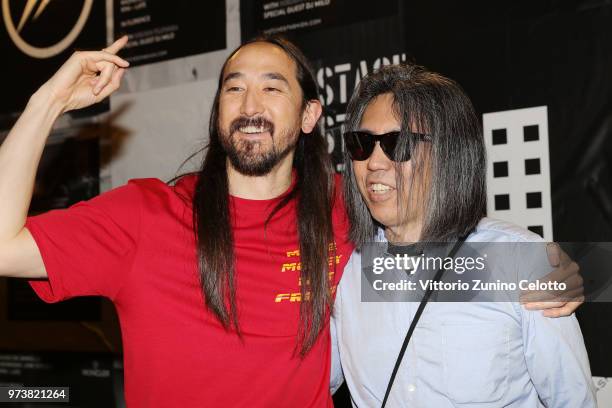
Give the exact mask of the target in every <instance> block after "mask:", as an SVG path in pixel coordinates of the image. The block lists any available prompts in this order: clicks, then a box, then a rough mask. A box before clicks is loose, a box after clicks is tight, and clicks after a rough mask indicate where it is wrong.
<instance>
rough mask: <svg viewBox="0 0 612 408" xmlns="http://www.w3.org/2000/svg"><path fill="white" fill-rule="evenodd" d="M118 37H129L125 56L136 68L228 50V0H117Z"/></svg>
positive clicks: (124, 50) (115, 7)
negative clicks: (137, 66) (226, 15)
mask: <svg viewBox="0 0 612 408" xmlns="http://www.w3.org/2000/svg"><path fill="white" fill-rule="evenodd" d="M113 14H114V29H115V38H118V37H120V36H122V35H124V34H127V35H128V36H129V41H128V44H127V45H126V46H125V48H124V49H123V51H122V56H123V57H124V58H125V59H127V60H128V61H129V62H130V63H131V64H132V66H136V65H143V64H149V63H153V62H159V61H165V60H169V59H174V58H181V57H186V56H189V55H196V54H203V53H206V52H211V51H216V50H222V49H225V48H226V17H225V0H210V1H205V2H199V1H173V2H168V1H162V0H138V1H134V0H115V1H114V3H113Z"/></svg>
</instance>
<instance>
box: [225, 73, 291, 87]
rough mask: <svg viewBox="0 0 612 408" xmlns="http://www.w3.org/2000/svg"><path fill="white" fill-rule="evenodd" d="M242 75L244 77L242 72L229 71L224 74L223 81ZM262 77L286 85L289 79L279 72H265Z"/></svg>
mask: <svg viewBox="0 0 612 408" xmlns="http://www.w3.org/2000/svg"><path fill="white" fill-rule="evenodd" d="M242 77H244V74H243V73H242V72H230V73H229V74H227V75H226V76H225V78H223V83H226V82H227V81H231V80H232V79H236V78H242ZM262 77H263V78H265V79H272V80H276V81H282V82H284V83H285V84H287V86H289V81H288V80H287V78H285V76H284V75H283V74H281V73H279V72H266V73H265V74H263V75H262Z"/></svg>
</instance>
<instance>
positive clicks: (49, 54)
mask: <svg viewBox="0 0 612 408" xmlns="http://www.w3.org/2000/svg"><path fill="white" fill-rule="evenodd" d="M1 24H2V28H1V29H0V53H1V54H2V60H3V63H2V78H3V80H4V81H5V83H4V84H3V86H2V98H0V129H8V128H10V127H11V126H12V123H13V122H14V121H15V120H16V117H17V115H18V114H19V112H21V111H22V110H23V109H24V107H25V105H26V103H27V101H28V99H29V97H30V95H32V94H33V93H34V92H35V91H36V89H38V87H40V86H41V85H42V84H43V83H44V82H45V81H46V80H47V79H48V78H49V77H50V76H51V75H52V74H53V73H54V72H55V71H56V70H57V69H58V68H59V67H60V66H61V64H62V63H63V62H64V61H65V60H66V59H67V58H68V57H69V56H70V55H71V54H72V53H73V52H74V51H76V50H79V49H101V48H103V47H104V46H105V45H106V5H105V2H104V1H94V0H73V1H61V0H54V1H53V0H51V1H49V0H28V1H24V0H2V23H1ZM107 110H108V104H107V103H102V104H97V105H95V106H93V107H91V108H89V109H86V110H83V111H79V113H78V114H73V115H78V116H89V115H92V114H96V113H100V112H104V111H107Z"/></svg>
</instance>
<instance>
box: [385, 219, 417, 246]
mask: <svg viewBox="0 0 612 408" xmlns="http://www.w3.org/2000/svg"><path fill="white" fill-rule="evenodd" d="M422 229H423V222H422V221H420V220H414V221H409V222H406V223H404V224H402V225H397V226H393V227H385V238H387V241H389V242H390V243H392V244H395V245H405V244H410V243H413V242H417V241H419V239H420V238H421V231H422Z"/></svg>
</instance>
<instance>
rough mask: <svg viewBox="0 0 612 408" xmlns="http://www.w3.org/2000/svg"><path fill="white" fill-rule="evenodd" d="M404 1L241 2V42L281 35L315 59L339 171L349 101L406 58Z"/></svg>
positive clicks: (327, 133)
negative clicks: (369, 79)
mask: <svg viewBox="0 0 612 408" xmlns="http://www.w3.org/2000/svg"><path fill="white" fill-rule="evenodd" d="M402 3H403V2H401V1H398V0H380V1H377V2H376V7H372V6H371V2H369V1H367V0H356V1H349V0H321V1H302V0H297V1H296V0H285V1H268V0H255V1H252V0H242V1H241V2H240V16H241V28H242V40H243V41H246V40H248V39H249V38H253V37H255V36H256V35H258V34H280V35H283V36H285V37H287V38H289V39H290V40H292V41H293V42H295V43H296V44H297V45H298V46H299V47H300V49H302V51H303V52H304V54H305V55H306V56H307V57H308V59H309V60H310V62H311V64H312V66H313V68H314V69H315V74H316V78H317V82H318V85H319V87H320V89H321V91H322V103H323V106H324V123H325V132H326V137H327V142H328V147H329V152H330V153H331V155H332V158H333V161H334V165H335V167H336V170H337V171H342V169H343V164H342V149H343V146H342V140H341V134H342V129H343V127H342V126H343V124H344V120H345V112H346V105H347V103H348V100H349V99H350V97H351V95H352V93H353V90H354V89H355V87H356V86H357V84H358V83H359V81H360V80H361V78H363V76H365V75H366V74H368V73H369V72H372V71H373V70H375V69H377V68H379V67H380V66H381V65H388V64H391V63H399V62H405V61H406V60H407V58H408V57H407V55H406V53H405V52H404V46H403V43H404V41H403V36H402V24H401V10H402V8H403V5H402Z"/></svg>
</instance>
